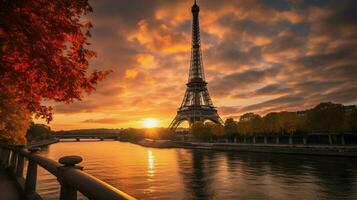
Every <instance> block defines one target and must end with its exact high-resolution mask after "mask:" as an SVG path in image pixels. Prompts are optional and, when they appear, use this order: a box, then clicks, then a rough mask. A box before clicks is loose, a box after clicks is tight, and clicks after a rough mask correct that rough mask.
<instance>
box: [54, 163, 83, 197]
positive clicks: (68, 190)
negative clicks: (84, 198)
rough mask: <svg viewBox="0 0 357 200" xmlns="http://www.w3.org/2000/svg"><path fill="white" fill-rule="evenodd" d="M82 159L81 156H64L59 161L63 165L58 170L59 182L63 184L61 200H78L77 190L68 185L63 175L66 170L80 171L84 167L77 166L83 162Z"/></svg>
mask: <svg viewBox="0 0 357 200" xmlns="http://www.w3.org/2000/svg"><path fill="white" fill-rule="evenodd" d="M82 160H83V159H82V158H81V157H80V156H64V157H62V158H60V159H59V160H58V162H59V163H61V164H63V166H61V167H59V168H58V175H59V176H58V177H57V178H58V181H59V182H60V184H61V193H60V200H76V199H77V189H76V188H74V187H72V186H71V185H70V184H68V183H67V182H66V181H65V180H64V178H63V173H65V172H66V170H71V169H80V170H82V169H83V167H80V166H76V164H78V163H80V162H82Z"/></svg>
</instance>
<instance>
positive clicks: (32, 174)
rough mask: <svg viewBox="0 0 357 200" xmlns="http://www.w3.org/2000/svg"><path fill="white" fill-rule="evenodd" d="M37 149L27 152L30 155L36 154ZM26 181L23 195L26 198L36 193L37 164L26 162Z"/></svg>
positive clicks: (30, 161)
mask: <svg viewBox="0 0 357 200" xmlns="http://www.w3.org/2000/svg"><path fill="white" fill-rule="evenodd" d="M38 150H40V149H39V148H30V149H29V151H30V152H31V154H34V153H36V152H37V151H38ZM28 162H29V163H28V167H27V174H26V181H25V194H26V196H29V195H34V194H35V193H36V180H37V163H35V162H34V161H32V160H31V159H29V160H28Z"/></svg>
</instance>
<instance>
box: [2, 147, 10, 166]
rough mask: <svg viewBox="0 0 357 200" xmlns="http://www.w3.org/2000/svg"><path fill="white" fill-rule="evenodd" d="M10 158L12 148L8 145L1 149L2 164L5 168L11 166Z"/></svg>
mask: <svg viewBox="0 0 357 200" xmlns="http://www.w3.org/2000/svg"><path fill="white" fill-rule="evenodd" d="M9 159H10V150H9V149H8V148H7V147H4V148H3V149H2V151H1V165H2V166H3V167H4V168H7V167H8V166H9Z"/></svg>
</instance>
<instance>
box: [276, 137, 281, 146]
mask: <svg viewBox="0 0 357 200" xmlns="http://www.w3.org/2000/svg"><path fill="white" fill-rule="evenodd" d="M279 143H280V141H279V136H276V144H279Z"/></svg>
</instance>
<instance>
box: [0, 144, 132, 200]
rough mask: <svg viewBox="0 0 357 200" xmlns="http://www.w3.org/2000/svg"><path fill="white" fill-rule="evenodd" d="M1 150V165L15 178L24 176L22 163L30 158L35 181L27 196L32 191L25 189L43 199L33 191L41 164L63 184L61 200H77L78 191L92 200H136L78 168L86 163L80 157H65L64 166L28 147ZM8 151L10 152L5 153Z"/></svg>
mask: <svg viewBox="0 0 357 200" xmlns="http://www.w3.org/2000/svg"><path fill="white" fill-rule="evenodd" d="M0 148H1V149H2V151H1V157H0V164H5V167H7V168H10V170H11V171H12V172H13V175H15V176H16V175H17V174H22V170H23V161H21V162H20V160H23V158H27V159H28V161H29V166H28V170H27V173H33V174H28V175H27V176H26V177H30V178H29V179H34V180H25V181H26V182H29V183H26V184H23V187H24V188H23V190H24V192H25V193H26V191H29V189H28V188H25V187H30V190H32V193H31V194H28V195H29V196H36V197H37V198H38V197H39V195H38V194H37V193H36V192H35V191H33V190H35V188H36V187H35V185H36V174H37V167H36V166H37V165H39V166H41V167H42V168H44V169H45V170H47V171H48V172H50V173H51V174H53V175H54V176H55V177H57V180H58V181H59V183H60V184H61V195H60V199H65V200H72V199H76V198H77V191H79V192H81V193H82V194H83V195H84V196H86V197H88V198H89V199H98V200H107V199H108V200H114V199H120V200H121V199H135V198H134V197H132V196H130V195H128V194H126V193H125V192H123V191H120V190H119V189H117V188H115V187H113V186H111V185H109V184H108V183H105V182H104V181H102V180H99V179H98V178H96V177H94V176H92V175H90V174H88V173H86V172H84V171H82V168H83V167H80V166H76V164H77V163H79V162H81V161H82V158H81V157H79V156H67V157H62V158H65V159H64V160H63V161H62V162H61V159H60V160H59V161H60V162H61V163H62V164H63V165H62V164H60V163H58V162H56V161H54V160H52V159H49V158H46V157H43V156H40V155H38V154H35V152H36V149H30V151H29V150H26V149H25V148H24V146H12V145H3V144H2V145H0ZM4 150H5V151H8V152H4ZM10 154H11V159H10ZM14 163H15V164H14ZM14 165H15V166H14ZM19 165H22V166H19ZM30 165H31V169H30ZM19 169H20V170H21V173H15V172H18V171H19ZM16 179H17V180H19V179H22V180H24V178H23V177H22V175H21V177H16ZM20 185H21V184H20ZM30 199H31V198H30Z"/></svg>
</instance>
